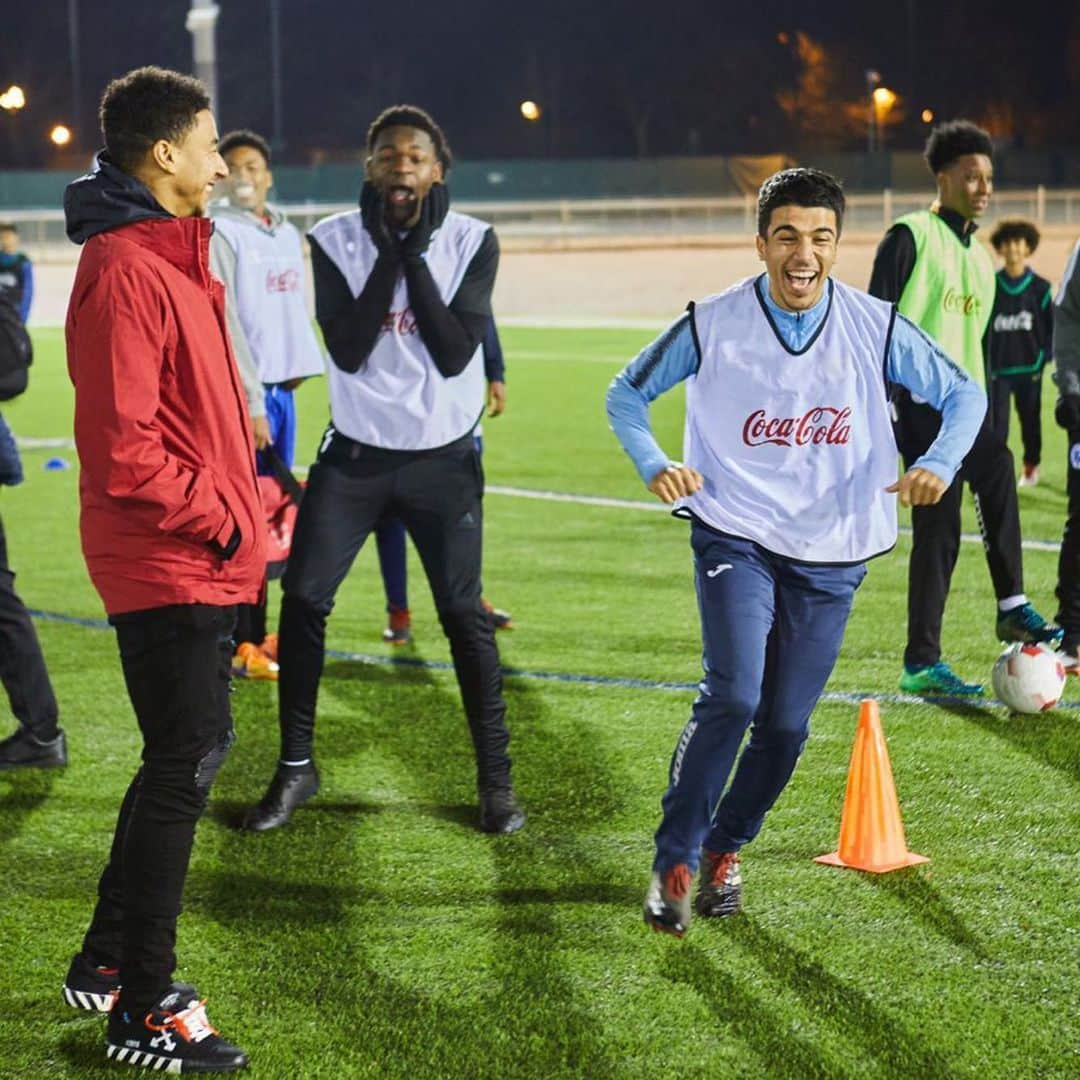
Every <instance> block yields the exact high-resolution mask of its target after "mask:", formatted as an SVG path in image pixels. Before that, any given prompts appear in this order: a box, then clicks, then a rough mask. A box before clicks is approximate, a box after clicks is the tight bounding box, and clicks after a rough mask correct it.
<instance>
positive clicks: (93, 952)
mask: <svg viewBox="0 0 1080 1080" xmlns="http://www.w3.org/2000/svg"><path fill="white" fill-rule="evenodd" d="M109 621H110V622H111V623H112V624H113V625H114V626H115V627H116V638H117V644H118V645H119V648H120V663H121V665H122V667H123V669H124V680H125V682H126V683H127V689H128V695H129V696H130V698H131V704H132V707H133V708H134V710H135V716H136V718H137V720H138V722H139V729H140V731H141V732H142V737H143V753H142V768H140V769H139V771H138V772H137V773H136V774H135V778H134V780H132V782H131V786H130V787H129V788H128V791H127V794H126V795H125V796H124V801H123V803H122V805H121V807H120V816H119V819H118V820H117V823H116V832H115V835H114V837H113V844H112V851H111V853H110V855H109V862H108V864H107V865H106V867H105V871H104V873H103V874H102V875H101V881H100V883H99V885H98V904H97V908H96V909H95V911H94V916H93V920H92V921H91V923H90V929H89V930H88V931H87V933H86V938H85V940H84V942H83V950H84V951H85V952H86V953H87V954H88V955H89V956H90V958H91V959H92V960H93V961H94V962H95V963H98V964H104V965H106V966H110V967H119V969H120V983H121V986H122V991H121V1001H122V1004H123V1005H124V1007H125V1008H129V1009H131V1010H133V1011H136V1012H138V1011H140V1010H142V1009H144V1008H145V1007H146V1006H148V1005H149V1004H150V1003H151V1002H153V1001H154V1000H155V999H156V998H157V997H158V996H159V995H160V994H161V993H162V992H163V991H164V990H166V989H167V988H168V987H169V985H170V983H171V981H172V973H173V971H174V969H175V968H176V952H175V949H176V920H177V917H178V916H179V914H180V909H181V896H182V894H183V891H184V879H185V878H186V876H187V869H188V862H189V860H190V857H191V847H192V843H193V842H194V839H195V825H196V823H197V822H198V820H199V817H200V815H201V814H202V812H203V809H204V808H205V806H206V799H207V796H208V794H209V792H210V785H211V784H212V783H213V780H214V776H215V775H216V773H217V770H218V768H219V766H220V765H221V762H222V761H223V760H224V758H225V754H226V752H227V751H228V748H229V746H230V745H231V744H232V741H233V728H232V716H231V714H230V711H229V668H230V661H231V659H232V632H233V626H234V623H235V621H236V609H235V608H234V607H213V606H209V605H206V604H183V605H171V606H169V607H161V608H153V609H151V610H149V611H139V612H134V613H131V614H125V615H116V616H113V617H111V618H110V620H109Z"/></svg>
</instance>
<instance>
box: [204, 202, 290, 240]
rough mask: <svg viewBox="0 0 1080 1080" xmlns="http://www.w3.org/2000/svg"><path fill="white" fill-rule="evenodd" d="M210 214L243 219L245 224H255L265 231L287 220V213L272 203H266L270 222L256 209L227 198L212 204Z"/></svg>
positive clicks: (277, 226) (236, 219)
mask: <svg viewBox="0 0 1080 1080" xmlns="http://www.w3.org/2000/svg"><path fill="white" fill-rule="evenodd" d="M210 216H211V217H215V218H231V219H232V220H233V221H242V222H243V223H244V224H245V225H254V226H256V227H257V228H260V229H262V230H263V231H264V232H273V231H274V230H275V229H277V228H280V227H281V225H282V224H283V223H284V222H285V215H284V214H283V213H282V212H281V211H280V210H279V209H278V208H277V207H276V206H273V205H271V204H270V203H267V204H266V216H267V217H268V218H269V219H270V220H269V223H267V222H266V221H264V220H263V219H262V218H261V217H259V215H258V214H256V213H255V211H254V210H248V209H246V208H245V207H243V206H237V205H236V204H235V203H233V202H230V201H229V200H228V199H227V198H226V199H218V200H216V201H215V202H212V203H211V204H210Z"/></svg>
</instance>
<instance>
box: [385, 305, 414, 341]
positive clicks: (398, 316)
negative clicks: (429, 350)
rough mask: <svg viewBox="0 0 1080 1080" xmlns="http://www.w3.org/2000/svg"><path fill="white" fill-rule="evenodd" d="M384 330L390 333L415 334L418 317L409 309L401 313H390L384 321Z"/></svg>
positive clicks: (404, 309)
mask: <svg viewBox="0 0 1080 1080" xmlns="http://www.w3.org/2000/svg"><path fill="white" fill-rule="evenodd" d="M382 329H383V330H386V331H387V332H388V333H394V332H397V333H399V334H405V335H408V334H415V333H416V316H415V315H414V314H413V309H412V308H411V307H407V308H403V309H402V310H401V311H388V312H387V313H386V317H385V318H384V319H383V321H382Z"/></svg>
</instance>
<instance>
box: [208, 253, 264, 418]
mask: <svg viewBox="0 0 1080 1080" xmlns="http://www.w3.org/2000/svg"><path fill="white" fill-rule="evenodd" d="M210 270H211V271H212V272H213V274H214V276H215V277H216V278H218V279H219V280H220V281H221V282H222V284H223V285H224V286H225V322H226V324H227V325H228V327H229V337H230V338H231V339H232V347H233V353H234V354H235V355H236V366H237V367H238V368H239V369H240V381H241V382H242V383H243V384H244V394H245V395H246V397H247V403H248V412H249V413H250V414H251V418H252V420H255V419H256V418H258V417H260V416H265V415H266V403H265V400H264V395H263V385H262V382H260V380H259V374H258V372H257V371H256V370H255V357H253V356H252V355H251V349H250V348H248V342H247V337H246V336H245V335H244V328H243V326H241V325H240V314H239V311H238V308H237V302H236V252H235V251H233V249H232V248H231V247H230V246H229V242H228V240H226V239H225V237H223V236H222V235H221V234H220V233H217V232H215V233H214V234H213V235H212V236H211V237H210Z"/></svg>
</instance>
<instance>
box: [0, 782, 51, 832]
mask: <svg viewBox="0 0 1080 1080" xmlns="http://www.w3.org/2000/svg"><path fill="white" fill-rule="evenodd" d="M55 780H56V772H55V771H54V770H52V769H25V770H24V769H12V770H11V771H9V772H0V791H3V794H0V844H5V843H7V842H8V841H10V840H14V839H15V837H16V836H18V835H19V833H20V832H22V830H23V827H24V826H25V825H26V823H27V821H28V820H29V818H30V816H31V815H32V814H33V813H34V812H35V811H36V810H38V809H39V808H40V807H41V805H42V803H44V802H45V800H46V799H48V797H49V795H50V794H51V793H52V788H53V784H54V782H55ZM4 788H6V789H7V790H6V791H4Z"/></svg>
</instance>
